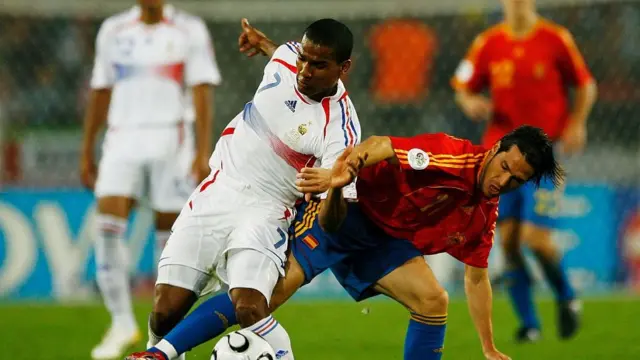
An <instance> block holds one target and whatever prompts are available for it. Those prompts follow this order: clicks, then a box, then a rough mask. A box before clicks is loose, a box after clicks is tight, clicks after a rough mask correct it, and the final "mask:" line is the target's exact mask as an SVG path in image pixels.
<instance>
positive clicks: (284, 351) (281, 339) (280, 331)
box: [249, 315, 293, 360]
mask: <svg viewBox="0 0 640 360" xmlns="http://www.w3.org/2000/svg"><path fill="white" fill-rule="evenodd" d="M249 330H251V331H253V332H254V333H256V334H258V335H260V336H262V337H263V338H264V339H265V340H267V342H268V343H269V345H271V347H272V348H273V351H275V353H276V358H277V359H279V360H293V349H292V348H291V339H289V334H287V330H285V329H284V327H282V325H280V323H278V322H277V321H276V319H274V318H273V316H272V315H269V316H267V317H266V318H264V319H262V320H260V321H258V322H257V323H255V324H253V325H251V326H250V327H249Z"/></svg>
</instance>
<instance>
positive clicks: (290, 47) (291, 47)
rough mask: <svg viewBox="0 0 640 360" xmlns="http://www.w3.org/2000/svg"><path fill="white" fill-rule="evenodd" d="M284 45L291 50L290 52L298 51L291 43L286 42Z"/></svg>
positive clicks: (295, 52)
mask: <svg viewBox="0 0 640 360" xmlns="http://www.w3.org/2000/svg"><path fill="white" fill-rule="evenodd" d="M285 45H286V46H287V48H288V49H289V50H291V52H292V53H294V54H296V55H298V52H297V51H296V49H295V48H294V47H293V45H291V44H290V43H286V44H285Z"/></svg>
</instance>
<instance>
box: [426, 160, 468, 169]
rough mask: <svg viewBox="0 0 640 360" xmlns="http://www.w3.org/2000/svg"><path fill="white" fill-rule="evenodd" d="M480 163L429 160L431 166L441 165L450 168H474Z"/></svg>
mask: <svg viewBox="0 0 640 360" xmlns="http://www.w3.org/2000/svg"><path fill="white" fill-rule="evenodd" d="M477 165H478V164H477V163H470V164H464V165H461V164H448V163H440V162H435V161H430V162H429V167H432V166H435V167H440V168H448V169H472V168H474V167H476V166H477Z"/></svg>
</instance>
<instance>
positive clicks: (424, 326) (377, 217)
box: [136, 126, 562, 360]
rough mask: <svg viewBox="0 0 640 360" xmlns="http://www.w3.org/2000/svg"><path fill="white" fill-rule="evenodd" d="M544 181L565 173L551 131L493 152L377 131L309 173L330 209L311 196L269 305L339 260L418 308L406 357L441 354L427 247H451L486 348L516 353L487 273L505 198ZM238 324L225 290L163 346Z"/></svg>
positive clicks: (306, 177) (512, 139)
mask: <svg viewBox="0 0 640 360" xmlns="http://www.w3.org/2000/svg"><path fill="white" fill-rule="evenodd" d="M356 175H357V176H358V178H357V180H356V186H357V191H358V202H351V203H349V202H347V201H345V199H344V197H343V193H342V191H341V189H342V188H343V187H344V186H346V185H347V184H349V183H351V182H352V181H353V179H354V178H355V177H356ZM543 178H549V179H551V180H552V181H553V182H554V183H556V184H557V183H559V182H560V181H561V179H562V170H561V168H560V167H559V166H558V164H557V162H556V160H555V158H554V155H553V151H552V145H551V141H550V140H549V138H548V137H547V136H546V135H545V134H544V133H543V132H542V131H541V130H539V129H537V128H534V127H530V126H523V127H520V128H518V129H516V130H514V131H513V132H511V133H509V134H507V135H505V136H504V137H503V138H502V139H501V140H500V141H499V142H497V143H496V144H495V145H494V146H493V147H492V148H491V149H490V150H488V151H487V150H485V149H484V148H482V147H479V146H474V145H472V144H471V143H470V142H469V141H466V140H461V139H457V138H453V137H451V136H448V135H446V134H424V135H419V136H415V137H412V138H396V137H385V136H374V137H370V138H369V139H367V140H366V141H364V142H363V143H362V144H360V145H358V146H356V147H355V149H353V150H351V149H347V151H345V153H344V154H343V155H342V156H341V157H340V158H339V159H338V161H337V162H336V163H335V165H334V167H333V168H332V169H331V170H322V169H311V168H305V169H303V170H302V171H301V173H300V174H299V181H298V184H297V185H298V187H299V189H300V190H301V191H303V192H306V193H320V192H324V191H326V190H328V194H327V198H326V200H324V203H323V204H322V206H320V205H319V204H318V203H317V202H315V201H312V202H309V203H306V204H303V205H302V206H301V207H300V208H299V212H298V215H297V218H296V221H295V222H294V224H293V226H292V232H293V233H294V235H295V236H294V238H293V244H292V248H291V254H290V255H289V258H288V264H287V268H286V271H287V275H286V277H284V278H282V279H280V282H279V283H278V285H276V288H275V289H274V293H273V297H272V300H271V303H270V305H271V306H272V307H273V308H276V307H278V306H279V305H281V304H282V303H284V302H285V301H286V300H287V299H288V298H289V297H291V295H293V294H294V293H295V291H296V290H297V289H298V288H300V287H301V286H303V285H304V284H306V283H308V282H309V281H310V280H311V279H313V278H314V277H315V276H316V275H318V274H320V273H321V272H323V271H324V270H326V269H328V268H331V270H332V271H333V273H334V274H335V276H336V278H337V279H338V281H340V283H341V284H342V285H343V286H344V288H345V289H346V290H347V291H348V292H349V293H350V294H351V296H352V297H354V299H355V300H356V301H360V300H363V299H365V298H367V297H370V296H374V295H377V294H385V295H387V296H389V297H391V298H393V299H395V300H396V301H398V302H399V303H401V304H403V305H404V306H405V307H406V308H407V309H408V310H409V311H410V313H411V319H410V321H409V326H408V330H407V335H406V339H405V347H404V359H406V360H414V359H427V360H430V359H440V358H441V356H442V351H443V344H444V335H445V328H446V322H447V306H448V296H447V293H446V291H445V290H444V289H443V288H442V286H441V285H440V284H439V283H438V282H437V280H436V278H435V276H434V274H433V272H432V271H431V269H430V268H429V265H428V264H427V263H426V262H425V261H424V258H423V255H425V254H436V253H442V252H447V253H449V254H451V255H452V256H454V257H455V258H457V259H458V260H460V261H462V262H463V263H465V265H466V268H465V291H466V294H467V297H468V302H469V311H470V313H471V317H472V319H473V321H474V323H475V326H476V329H477V331H478V335H479V337H480V341H481V345H482V351H483V353H484V357H485V358H486V359H491V360H493V359H500V360H502V359H509V357H508V356H506V355H504V354H502V353H501V352H500V351H498V350H497V349H496V347H495V344H494V342H493V329H492V323H491V309H492V292H491V285H490V282H489V277H488V273H487V261H488V257H489V252H490V250H491V246H492V244H493V233H494V230H495V222H496V218H497V208H498V196H499V195H500V194H502V193H505V192H507V191H510V190H513V189H515V188H517V187H519V186H521V185H523V184H524V183H527V182H529V181H531V182H533V183H534V184H538V183H539V182H540V181H541V180H542V179H543ZM274 322H275V320H274ZM236 323H237V320H236V318H235V315H234V312H233V307H232V306H231V302H230V300H229V297H228V295H227V294H221V295H218V296H216V297H213V298H211V299H209V300H207V301H206V302H204V303H203V304H201V306H200V307H199V308H198V309H196V310H195V311H194V312H193V313H192V314H190V315H189V316H188V317H187V318H185V319H184V320H183V321H182V322H181V323H180V324H179V325H178V326H176V328H174V330H173V331H172V332H170V333H169V334H168V335H167V336H166V337H165V339H164V340H163V341H162V344H163V345H162V346H163V347H164V348H166V347H167V346H168V347H170V348H171V350H172V351H171V354H172V355H173V354H176V353H177V354H179V353H183V352H185V351H188V350H190V349H191V348H193V347H194V346H197V345H198V344H200V343H202V342H204V341H206V340H208V339H211V338H213V337H215V336H217V335H219V334H220V333H222V332H223V331H224V330H225V329H226V328H227V327H228V326H231V325H233V324H236ZM269 329H270V326H266V327H265V328H264V329H258V330H257V333H258V334H264V333H267V332H268V331H269ZM144 354H145V356H146V357H136V358H137V359H145V358H146V359H166V358H167V357H166V352H160V351H158V349H157V348H151V349H149V350H148V351H147V352H145V353H144Z"/></svg>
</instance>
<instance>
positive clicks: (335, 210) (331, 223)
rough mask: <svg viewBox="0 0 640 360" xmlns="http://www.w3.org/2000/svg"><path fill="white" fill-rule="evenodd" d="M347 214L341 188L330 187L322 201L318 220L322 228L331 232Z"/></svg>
mask: <svg viewBox="0 0 640 360" xmlns="http://www.w3.org/2000/svg"><path fill="white" fill-rule="evenodd" d="M346 216H347V202H346V201H345V199H344V197H343V196H342V188H338V189H336V188H330V189H329V192H328V193H327V198H326V199H324V200H323V201H322V205H321V206H320V212H319V214H318V222H319V223H320V226H321V227H322V229H323V230H324V231H326V232H329V233H332V232H336V231H338V228H340V225H341V224H342V221H344V218H345V217H346Z"/></svg>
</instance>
